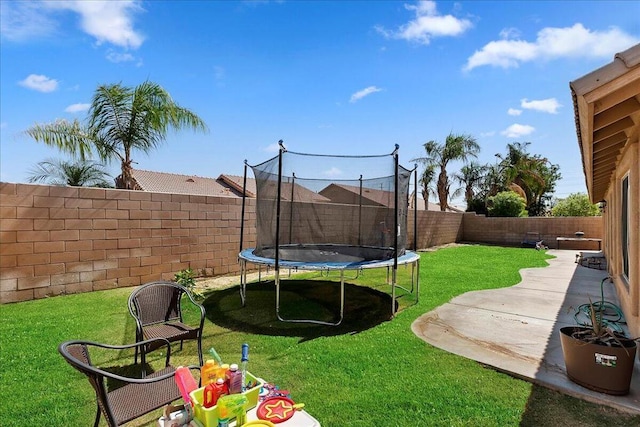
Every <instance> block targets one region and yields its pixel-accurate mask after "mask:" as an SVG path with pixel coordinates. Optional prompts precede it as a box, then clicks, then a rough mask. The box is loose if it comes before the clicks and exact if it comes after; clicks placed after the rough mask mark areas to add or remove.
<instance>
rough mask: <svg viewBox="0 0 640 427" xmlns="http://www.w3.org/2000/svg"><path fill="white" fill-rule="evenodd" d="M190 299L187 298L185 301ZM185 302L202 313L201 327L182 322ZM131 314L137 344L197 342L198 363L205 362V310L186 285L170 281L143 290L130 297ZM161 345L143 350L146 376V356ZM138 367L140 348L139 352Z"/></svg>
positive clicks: (144, 286)
mask: <svg viewBox="0 0 640 427" xmlns="http://www.w3.org/2000/svg"><path fill="white" fill-rule="evenodd" d="M183 295H186V296H187V298H183ZM182 300H185V301H189V302H190V303H192V304H193V305H195V306H196V307H197V308H198V309H199V310H200V324H199V325H198V326H191V325H187V324H185V323H184V322H183V319H182V307H181V302H182ZM129 312H130V313H131V315H132V316H133V318H134V319H135V320H136V341H138V342H140V341H144V340H149V339H151V338H164V339H166V340H168V341H170V342H175V341H180V349H181V350H182V343H183V341H184V340H197V342H198V361H199V362H200V366H202V365H203V360H202V329H203V327H204V316H205V310H204V307H203V306H202V305H200V304H198V303H197V302H196V301H195V300H194V299H193V296H192V295H191V293H190V292H189V291H188V290H187V288H185V287H184V286H182V285H179V284H178V283H175V282H169V281H157V282H151V283H147V284H145V285H142V286H140V287H139V288H137V289H136V290H135V291H133V292H132V293H131V295H130V296H129ZM157 347H158V344H157V343H150V344H147V345H144V346H140V347H139V349H140V361H141V363H142V369H143V371H142V372H143V374H144V367H145V361H146V360H145V355H146V353H148V352H150V351H153V350H155V349H156V348H157ZM135 362H136V363H138V347H136V352H135Z"/></svg>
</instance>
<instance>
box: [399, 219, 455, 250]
mask: <svg viewBox="0 0 640 427" xmlns="http://www.w3.org/2000/svg"><path fill="white" fill-rule="evenodd" d="M413 216H414V215H413V211H409V216H408V223H409V224H408V226H407V242H408V245H409V247H413V230H414V226H413V223H414V218H413ZM417 216H418V233H417V235H418V239H417V247H418V249H425V248H430V247H433V246H439V245H445V244H447V243H455V242H459V241H462V240H464V235H463V226H462V221H463V214H461V213H455V212H437V211H418V215H417Z"/></svg>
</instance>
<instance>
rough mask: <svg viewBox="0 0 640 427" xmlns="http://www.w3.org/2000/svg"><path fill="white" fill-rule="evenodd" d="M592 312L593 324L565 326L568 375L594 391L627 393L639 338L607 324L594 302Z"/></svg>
mask: <svg viewBox="0 0 640 427" xmlns="http://www.w3.org/2000/svg"><path fill="white" fill-rule="evenodd" d="M605 280H606V279H605ZM600 307H602V305H601V306H600ZM589 312H590V318H591V327H586V326H565V327H563V328H561V329H560V343H561V344H562V354H563V356H564V362H565V365H566V368H567V376H568V377H569V379H570V380H571V381H573V382H575V383H577V384H579V385H581V386H583V387H586V388H588V389H590V390H595V391H598V392H601V393H607V394H613V395H624V394H627V393H629V386H630V384H631V376H632V375H633V363H634V361H635V357H636V348H637V343H636V340H634V339H631V338H627V337H625V336H624V335H623V334H620V333H618V332H615V331H614V330H612V329H611V328H610V327H608V326H606V325H603V319H602V317H603V316H602V312H601V311H600V310H599V308H595V307H594V304H593V303H591V302H590V303H589Z"/></svg>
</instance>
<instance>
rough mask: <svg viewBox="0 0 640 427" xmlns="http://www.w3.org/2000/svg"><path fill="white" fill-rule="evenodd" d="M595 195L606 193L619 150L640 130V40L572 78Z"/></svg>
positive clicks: (582, 147) (586, 167) (581, 142)
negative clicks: (574, 78)
mask: <svg viewBox="0 0 640 427" xmlns="http://www.w3.org/2000/svg"><path fill="white" fill-rule="evenodd" d="M570 87H571V94H572V96H573V107H574V112H575V121H576V131H577V135H578V143H579V145H580V151H581V152H582V168H583V170H584V174H585V179H586V183H587V190H588V191H589V197H590V198H591V201H592V202H593V203H596V202H597V201H599V200H602V199H604V197H605V194H606V192H607V189H608V187H609V182H610V178H611V174H612V173H613V171H614V170H615V169H616V163H617V158H618V155H619V154H620V153H621V152H622V150H623V149H624V147H625V146H627V145H630V144H631V143H632V142H634V141H637V140H638V134H639V133H640V130H639V129H640V44H637V45H635V46H633V47H631V48H629V49H627V50H625V51H624V52H620V53H617V54H616V55H615V57H614V59H613V62H611V63H609V64H607V65H605V66H604V67H601V68H599V69H597V70H595V71H593V72H591V73H589V74H587V75H585V76H583V77H580V78H579V79H577V80H575V81H572V82H571V83H570Z"/></svg>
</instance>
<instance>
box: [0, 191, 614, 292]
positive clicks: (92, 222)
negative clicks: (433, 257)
mask: <svg viewBox="0 0 640 427" xmlns="http://www.w3.org/2000/svg"><path fill="white" fill-rule="evenodd" d="M326 209H329V210H330V211H331V212H327V214H329V213H331V215H332V216H333V217H336V215H335V209H336V206H335V205H334V206H333V207H330V206H326ZM345 209H346V210H345V215H338V217H340V216H342V219H341V220H340V221H339V224H336V226H335V228H334V231H335V232H338V233H341V232H343V230H344V228H343V226H344V225H345V220H346V222H347V223H348V222H349V221H351V220H353V219H354V215H353V213H352V211H350V210H349V208H348V207H345ZM368 209H370V210H371V212H370V213H369V214H371V215H375V212H374V211H375V210H376V209H375V208H368ZM241 211H242V199H239V198H234V197H210V196H194V195H184V194H166V193H150V192H141V191H127V190H114V189H98V188H74V187H55V186H46V185H30V184H10V183H0V303H8V302H17V301H25V300H31V299H38V298H43V297H46V296H50V295H60V294H65V293H77V292H88V291H93V290H101V289H109V288H116V287H127V286H137V285H140V284H142V283H146V282H149V281H152V280H158V279H171V278H173V276H174V274H175V273H176V272H178V271H180V270H182V269H185V268H192V269H193V270H194V271H196V272H197V273H198V274H201V273H202V271H203V270H204V271H205V272H206V274H207V275H222V274H229V273H237V272H238V271H239V265H238V262H237V255H238V249H239V246H240V244H239V241H240V218H241ZM348 212H351V213H348ZM255 221H256V217H255V200H253V199H247V209H246V214H245V232H244V244H243V247H245V248H246V247H253V246H255V242H256V232H255ZM354 226H355V225H353V224H351V225H348V227H354ZM348 229H349V228H348ZM413 229H414V227H413V213H412V212H410V215H409V225H408V242H409V246H412V242H413ZM578 230H580V231H584V232H585V236H586V237H600V238H601V237H602V234H603V230H602V219H601V218H600V217H596V218H485V217H483V216H476V215H475V214H472V213H471V214H468V213H467V214H460V213H452V212H434V211H419V212H418V239H417V240H418V248H428V247H432V246H437V245H443V244H447V243H453V242H460V241H473V242H479V243H493V244H502V245H519V244H520V242H521V240H522V237H523V235H524V233H526V232H527V231H537V232H540V233H541V234H542V237H543V239H545V241H546V242H547V243H548V244H550V246H551V247H555V237H556V236H567V237H572V236H573V233H574V232H575V231H578ZM300 231H302V230H300ZM310 238H311V237H310ZM327 239H328V237H327V236H323V240H324V241H327ZM566 243H567V244H566V246H565V245H564V244H563V249H564V248H565V247H566V249H571V247H570V246H569V244H568V242H566ZM581 248H582V249H587V247H581Z"/></svg>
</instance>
